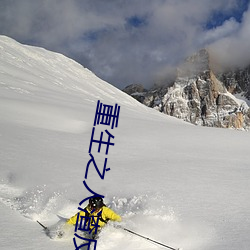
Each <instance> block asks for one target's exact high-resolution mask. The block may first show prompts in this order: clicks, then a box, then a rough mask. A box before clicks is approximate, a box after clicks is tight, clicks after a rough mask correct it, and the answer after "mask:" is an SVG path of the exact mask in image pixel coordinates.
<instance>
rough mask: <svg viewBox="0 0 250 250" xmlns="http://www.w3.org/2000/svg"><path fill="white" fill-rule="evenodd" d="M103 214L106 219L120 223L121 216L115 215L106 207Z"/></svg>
mask: <svg viewBox="0 0 250 250" xmlns="http://www.w3.org/2000/svg"><path fill="white" fill-rule="evenodd" d="M104 214H105V217H106V218H107V219H110V220H112V221H118V222H120V221H122V218H121V216H120V215H118V214H116V213H115V212H114V211H113V210H111V209H110V208H108V207H105V208H104Z"/></svg>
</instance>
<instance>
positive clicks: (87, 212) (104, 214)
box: [67, 197, 122, 238]
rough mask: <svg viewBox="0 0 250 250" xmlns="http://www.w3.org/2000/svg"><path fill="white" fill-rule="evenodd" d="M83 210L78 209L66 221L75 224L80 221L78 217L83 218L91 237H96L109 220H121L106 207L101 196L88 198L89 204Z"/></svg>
mask: <svg viewBox="0 0 250 250" xmlns="http://www.w3.org/2000/svg"><path fill="white" fill-rule="evenodd" d="M83 210H84V211H80V212H78V213H77V214H75V215H74V216H72V217H71V218H70V219H69V220H68V221H67V224H71V225H75V224H76V223H77V222H80V221H81V220H80V219H79V218H84V220H85V222H84V225H88V231H89V234H90V235H91V237H92V238H95V237H96V235H97V234H98V233H99V231H100V229H101V228H102V227H104V226H105V225H106V224H107V222H108V221H109V220H111V221H117V222H120V221H121V220H122V219H121V216H120V215H118V214H116V213H115V212H114V211H113V210H111V209H110V208H108V207H106V205H105V204H104V203H103V199H102V197H92V198H90V199H89V204H88V205H87V207H85V209H83ZM86 220H87V221H86ZM84 231H87V230H84Z"/></svg>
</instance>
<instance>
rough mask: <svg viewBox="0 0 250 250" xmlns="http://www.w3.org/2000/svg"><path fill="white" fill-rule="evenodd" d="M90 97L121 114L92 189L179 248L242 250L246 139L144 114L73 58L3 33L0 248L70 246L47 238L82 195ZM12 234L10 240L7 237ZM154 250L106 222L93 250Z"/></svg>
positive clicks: (249, 204)
mask: <svg viewBox="0 0 250 250" xmlns="http://www.w3.org/2000/svg"><path fill="white" fill-rule="evenodd" d="M97 100H101V101H102V102H103V103H106V104H110V105H114V104H115V103H118V104H119V105H120V106H121V113H120V118H119V126H118V128H115V129H114V131H113V132H114V135H115V146H114V147H112V148H111V149H110V153H109V157H108V167H110V168H111V171H109V172H107V173H106V175H105V179H104V180H100V178H99V176H98V175H97V174H96V172H95V170H94V168H92V169H90V171H89V174H88V175H89V177H88V185H89V186H90V187H92V188H93V189H94V191H95V192H97V193H101V194H103V195H105V202H106V204H107V205H108V206H110V207H111V208H112V209H114V210H115V211H116V212H117V213H119V214H121V216H122V217H123V222H122V225H123V226H124V227H126V228H129V229H131V230H134V231H135V232H137V233H140V234H142V235H145V236H147V237H149V238H152V239H154V240H157V241H160V242H162V243H164V244H167V245H170V246H173V247H181V248H183V249H185V250H189V249H190V250H191V249H192V250H196V249H202V250H210V249H215V248H216V249H220V250H230V249H232V250H234V249H241V250H242V249H243V250H248V249H249V248H250V239H249V235H250V229H249V228H250V227H249V225H250V222H249V218H250V201H249V195H250V167H249V160H250V158H249V141H250V140H249V139H250V135H249V133H248V132H242V131H233V130H222V129H211V128H203V127H196V126H192V125H189V124H186V123H184V122H181V121H179V120H177V119H174V118H172V117H168V116H165V115H163V114H160V113H158V112H157V111H155V110H152V109H149V108H146V107H145V106H143V105H141V104H140V103H138V102H137V101H135V100H134V99H133V98H131V97H129V96H127V95H125V94H124V93H123V92H121V91H119V90H118V89H116V88H114V87H113V86H111V85H110V84H108V83H106V82H104V81H102V80H101V79H99V78H97V77H96V76H95V75H94V74H93V73H91V72H90V71H89V70H87V69H85V68H83V67H82V66H81V65H79V64H77V63H76V62H74V61H72V60H70V59H68V58H66V57H64V56H62V55H60V54H56V53H53V52H49V51H46V50H44V49H41V48H36V47H30V46H24V45H21V44H19V43H17V42H16V41H14V40H12V39H10V38H7V37H4V36H1V37H0V149H1V150H0V156H1V163H0V180H1V182H0V201H1V203H0V212H1V215H2V216H1V224H0V225H1V226H0V228H1V231H2V235H1V238H0V249H14V248H15V249H21V250H22V249H55V250H56V249H60V250H63V249H65V250H66V249H74V246H73V241H72V238H73V233H72V232H70V231H69V233H68V235H67V237H66V238H65V239H64V240H51V239H49V238H48V237H46V236H45V235H44V234H43V233H42V230H41V227H40V226H39V225H38V224H37V223H36V222H35V221H36V220H37V219H39V220H40V221H42V222H44V223H45V224H46V225H48V226H53V224H54V223H56V222H57V221H58V218H57V216H56V214H62V215H64V216H71V215H73V214H74V213H75V212H77V207H78V203H79V202H80V201H81V200H82V199H84V198H86V197H87V196H88V195H89V193H88V192H87V190H86V189H85V188H84V185H83V183H82V182H83V180H84V175H85V169H86V164H87V162H88V160H89V154H88V147H89V142H90V136H91V131H92V127H93V121H94V115H95V109H96V103H97ZM13 236H15V237H13ZM118 248H119V249H121V250H127V249H144V250H149V249H162V247H161V246H159V245H155V244H153V243H150V242H148V241H146V240H145V239H141V238H139V237H136V236H134V235H131V234H129V233H127V232H125V231H123V230H119V229H114V228H113V227H112V226H107V228H105V230H103V232H102V234H101V236H100V239H99V241H98V245H97V249H99V250H105V249H109V250H117V249H118Z"/></svg>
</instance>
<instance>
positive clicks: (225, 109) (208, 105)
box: [131, 50, 250, 129]
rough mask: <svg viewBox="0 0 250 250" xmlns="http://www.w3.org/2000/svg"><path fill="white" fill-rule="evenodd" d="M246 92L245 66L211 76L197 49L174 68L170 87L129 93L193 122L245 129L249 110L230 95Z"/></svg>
mask: <svg viewBox="0 0 250 250" xmlns="http://www.w3.org/2000/svg"><path fill="white" fill-rule="evenodd" d="M236 93H241V94H242V95H244V96H245V97H248V96H249V95H250V94H249V93H250V91H249V68H248V69H246V70H241V71H235V72H227V73H223V74H218V75H215V74H214V72H213V71H212V70H211V67H210V60H209V53H208V51H207V50H201V51H199V52H198V53H197V54H195V55H193V56H191V57H189V58H187V60H186V61H185V62H184V63H183V64H182V65H181V66H180V67H179V68H178V70H177V77H176V80H175V81H174V83H173V84H172V86H171V87H164V86H162V87H160V88H159V87H158V88H157V87H156V88H153V89H151V90H149V91H145V90H144V91H143V92H138V91H137V92H136V95H135V93H132V94H131V95H132V96H134V97H135V96H136V97H140V98H137V100H139V101H140V102H142V103H143V104H145V105H147V106H149V107H152V108H155V109H157V110H159V111H160V112H163V113H165V114H167V115H171V116H175V117H177V118H180V119H183V120H185V121H187V122H191V123H193V124H196V125H203V126H210V127H223V128H236V129H248V128H249V127H250V109H249V107H248V105H247V103H246V102H245V101H243V100H240V99H238V98H236V97H235V96H234V95H233V94H236Z"/></svg>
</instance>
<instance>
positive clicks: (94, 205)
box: [89, 197, 103, 209]
mask: <svg viewBox="0 0 250 250" xmlns="http://www.w3.org/2000/svg"><path fill="white" fill-rule="evenodd" d="M89 205H90V207H91V209H100V208H101V207H103V199H102V197H92V198H90V199H89Z"/></svg>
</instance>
